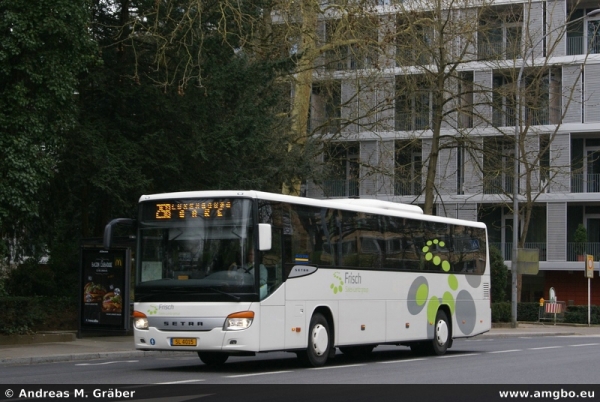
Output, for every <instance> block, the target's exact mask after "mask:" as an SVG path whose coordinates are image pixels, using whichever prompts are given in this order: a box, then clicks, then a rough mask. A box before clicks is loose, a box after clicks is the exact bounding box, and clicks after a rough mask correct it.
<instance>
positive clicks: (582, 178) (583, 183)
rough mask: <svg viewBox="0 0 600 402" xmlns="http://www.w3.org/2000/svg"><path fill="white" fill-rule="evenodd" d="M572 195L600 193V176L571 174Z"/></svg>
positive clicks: (594, 174) (596, 174)
mask: <svg viewBox="0 0 600 402" xmlns="http://www.w3.org/2000/svg"><path fill="white" fill-rule="evenodd" d="M571 192H572V193H600V174H598V173H593V174H583V173H573V174H571Z"/></svg>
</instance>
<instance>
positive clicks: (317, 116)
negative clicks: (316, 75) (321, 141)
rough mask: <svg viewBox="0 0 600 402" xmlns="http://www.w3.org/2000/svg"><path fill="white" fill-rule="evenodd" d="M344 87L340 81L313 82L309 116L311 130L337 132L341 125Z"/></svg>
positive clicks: (325, 132)
mask: <svg viewBox="0 0 600 402" xmlns="http://www.w3.org/2000/svg"><path fill="white" fill-rule="evenodd" d="M341 104H342V89H341V82H340V81H322V82H318V83H316V84H313V87H312V94H311V107H310V116H309V122H310V124H309V129H310V131H314V132H318V133H321V134H327V133H337V132H339V131H340V127H341V116H342V113H341V110H342V107H341Z"/></svg>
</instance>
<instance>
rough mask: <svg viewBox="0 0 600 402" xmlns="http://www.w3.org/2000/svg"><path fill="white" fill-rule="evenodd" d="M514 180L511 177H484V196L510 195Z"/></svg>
mask: <svg viewBox="0 0 600 402" xmlns="http://www.w3.org/2000/svg"><path fill="white" fill-rule="evenodd" d="M513 181H514V180H513V178H512V176H510V175H504V176H496V177H486V176H485V175H484V177H483V193H484V194H509V193H512V191H513V185H514V183H513Z"/></svg>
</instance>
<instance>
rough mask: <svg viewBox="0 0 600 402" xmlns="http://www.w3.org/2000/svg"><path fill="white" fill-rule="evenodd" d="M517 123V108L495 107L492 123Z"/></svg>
mask: <svg viewBox="0 0 600 402" xmlns="http://www.w3.org/2000/svg"><path fill="white" fill-rule="evenodd" d="M515 124H517V119H516V118H515V109H514V108H508V107H507V108H506V109H504V110H502V109H499V108H494V110H493V112H492V125H493V126H494V127H514V126H515Z"/></svg>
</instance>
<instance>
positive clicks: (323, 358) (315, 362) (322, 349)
mask: <svg viewBox="0 0 600 402" xmlns="http://www.w3.org/2000/svg"><path fill="white" fill-rule="evenodd" d="M331 343H332V342H331V335H330V332H329V324H328V323H327V320H326V319H325V317H323V315H321V314H319V313H317V314H315V315H313V316H312V318H311V320H310V327H309V332H308V347H307V348H306V351H304V352H301V353H299V354H298V357H299V358H300V360H302V361H303V363H306V364H308V365H310V366H313V367H321V366H324V365H325V363H326V362H327V358H328V357H329V352H330V350H331Z"/></svg>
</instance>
